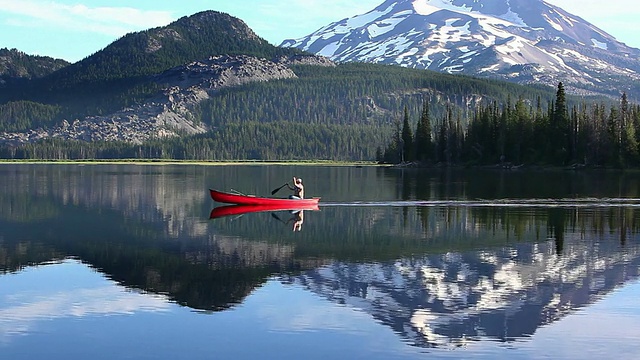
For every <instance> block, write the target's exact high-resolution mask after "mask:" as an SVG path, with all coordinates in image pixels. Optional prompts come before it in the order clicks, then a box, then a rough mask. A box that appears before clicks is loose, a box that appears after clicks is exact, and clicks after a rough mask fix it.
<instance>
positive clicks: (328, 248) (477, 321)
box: [0, 165, 640, 344]
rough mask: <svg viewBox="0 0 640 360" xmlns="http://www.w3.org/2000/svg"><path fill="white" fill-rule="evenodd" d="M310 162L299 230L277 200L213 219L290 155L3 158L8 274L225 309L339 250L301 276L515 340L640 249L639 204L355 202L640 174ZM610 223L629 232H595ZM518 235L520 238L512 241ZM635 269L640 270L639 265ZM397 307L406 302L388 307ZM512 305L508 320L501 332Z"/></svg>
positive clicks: (499, 192) (410, 320)
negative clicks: (219, 204) (137, 160)
mask: <svg viewBox="0 0 640 360" xmlns="http://www.w3.org/2000/svg"><path fill="white" fill-rule="evenodd" d="M300 175H301V176H302V177H303V178H305V179H313V178H316V179H328V180H327V181H324V182H318V184H317V188H315V189H314V191H317V192H316V194H322V195H323V199H325V198H326V199H327V200H326V203H325V205H322V204H321V205H322V206H321V210H320V211H314V212H309V213H308V215H305V223H304V229H303V231H301V232H297V233H293V232H292V231H291V228H290V227H289V226H288V225H287V226H285V225H284V224H282V223H281V222H279V221H276V220H274V219H273V218H272V216H270V214H269V213H257V214H249V215H246V216H244V217H242V218H240V219H235V218H233V219H230V218H224V219H217V220H215V221H210V220H209V219H208V217H209V213H210V210H211V200H210V198H209V196H208V193H207V189H208V187H209V186H210V185H211V184H212V183H216V184H218V183H220V184H222V185H221V187H223V188H229V187H232V186H234V187H235V186H239V187H240V188H242V189H243V190H245V189H248V190H246V191H247V192H250V193H260V192H259V191H257V189H255V187H256V186H258V185H255V183H260V184H262V185H264V184H267V183H275V180H279V181H281V179H282V169H281V168H276V169H275V170H274V168H271V167H251V166H246V167H230V168H228V169H224V170H221V169H219V168H217V167H195V166H167V167H162V166H159V167H157V166H149V167H148V166H125V165H105V166H97V167H94V166H76V165H64V166H62V165H55V166H49V165H44V166H34V167H30V166H24V165H15V166H14V165H9V166H4V167H0V274H2V272H6V271H18V270H20V269H22V268H24V267H26V266H31V265H36V264H41V263H46V262H48V261H51V260H60V259H65V258H68V257H73V258H77V259H79V260H80V261H82V262H84V263H86V264H90V266H91V267H93V268H96V269H98V270H99V271H100V272H102V273H104V274H105V275H106V276H107V277H108V278H110V279H113V280H116V281H118V282H119V283H120V284H123V285H124V286H126V287H129V288H136V289H141V290H143V291H147V292H153V293H159V294H163V295H166V296H167V298H168V299H170V300H171V301H175V302H177V303H180V304H183V305H186V306H189V307H191V308H194V309H202V310H220V309H226V308H229V307H231V306H233V305H235V304H238V303H240V302H242V301H243V300H244V299H245V297H246V296H247V295H248V294H250V293H251V292H252V291H253V290H254V289H256V288H257V287H259V286H261V285H262V284H264V283H265V282H266V281H267V280H268V279H269V278H270V277H272V276H273V275H281V274H284V273H286V274H292V275H295V274H296V273H300V272H301V271H306V270H309V269H316V268H318V267H320V266H323V265H325V264H328V263H332V262H336V265H334V266H331V267H326V268H323V267H321V268H319V269H318V270H313V271H310V272H306V273H305V274H307V275H305V276H302V277H300V278H298V279H299V281H303V282H305V283H308V284H309V286H310V287H311V288H313V289H314V291H318V292H320V293H322V294H324V295H325V296H328V297H329V298H332V299H333V298H335V299H341V300H340V301H345V302H348V303H356V304H357V306H361V307H362V308H364V309H369V310H368V311H370V312H371V313H372V314H373V316H375V317H376V318H379V319H381V320H382V321H384V322H385V323H387V324H389V325H390V326H391V327H393V328H394V329H395V330H396V331H397V332H399V333H402V334H405V336H407V337H411V338H414V337H415V338H418V339H422V340H420V341H423V342H424V341H426V343H427V344H439V343H442V341H440V340H438V341H436V340H434V339H431V338H430V337H429V339H428V340H424V336H423V335H422V334H423V333H430V334H435V335H429V336H436V335H437V336H445V337H446V338H448V337H449V336H450V337H452V338H453V339H462V338H464V336H470V337H475V336H482V335H483V334H487V335H488V336H492V337H496V338H500V339H508V338H509V337H510V336H511V334H510V333H509V331H511V332H513V333H514V334H527V333H531V332H533V331H535V329H536V328H537V327H538V326H540V324H544V323H545V321H549V319H553V318H554V317H557V316H562V315H563V314H564V313H563V312H558V310H557V309H558V308H557V306H562V305H567V304H569V302H568V300H567V299H571V304H586V303H589V302H591V301H593V295H592V294H591V293H589V291H591V289H594V286H595V285H592V284H596V285H597V284H600V283H603V284H604V285H602V288H601V290H603V291H605V292H606V291H608V290H609V289H611V283H610V282H609V280H606V281H601V280H600V279H601V278H603V277H607V278H605V279H608V277H609V276H613V274H618V273H617V272H615V271H618V270H616V266H623V265H622V264H627V263H628V264H635V263H636V262H637V261H636V258H638V256H637V253H636V250H635V249H636V243H635V240H634V238H633V236H632V234H638V233H639V232H640V228H639V224H640V221H638V218H639V216H640V213H639V212H638V211H636V209H635V208H628V207H614V206H608V207H602V208H595V209H592V208H586V209H585V208H572V207H561V208H556V207H549V208H535V209H534V208H527V207H521V208H508V207H500V206H496V207H482V208H477V207H473V206H449V205H442V206H429V207H421V206H376V207H361V206H350V205H354V204H353V202H355V201H356V200H362V199H368V200H370V201H378V202H381V203H384V201H388V200H390V199H391V200H398V199H400V200H415V199H420V200H427V199H458V200H459V199H475V198H481V197H484V198H493V199H499V198H516V197H518V195H519V196H520V197H523V196H526V197H531V196H532V193H529V192H530V191H532V192H534V193H536V194H539V195H538V196H540V197H563V196H568V195H566V194H573V193H578V194H595V195H594V196H597V197H613V196H614V195H616V196H630V197H636V198H637V197H638V196H637V195H638V194H637V193H636V192H637V189H636V190H634V188H632V187H626V185H625V186H623V182H619V181H610V180H607V179H606V178H607V177H608V176H610V175H607V174H605V175H604V176H601V175H600V174H597V175H596V176H589V175H586V174H584V175H583V174H574V175H575V176H572V175H567V173H561V174H557V175H548V176H547V177H546V178H545V176H543V175H536V176H531V175H519V174H510V175H506V174H504V173H483V174H474V175H473V176H472V177H465V176H466V175H457V174H455V173H449V172H443V173H439V172H435V171H434V172H425V171H420V170H408V171H404V170H399V169H381V168H351V169H342V168H328V167H305V168H304V169H303V170H300ZM528 177H529V178H531V179H530V180H531V181H532V183H530V184H529V183H527V182H526V181H527V178H528ZM274 179H275V180H274ZM470 179H471V180H470ZM545 179H546V180H545ZM549 179H551V180H549ZM544 184H552V186H550V187H549V188H544V186H543V185H544ZM558 184H561V185H558ZM611 184H613V185H611ZM610 185H611V186H610ZM252 186H253V188H252ZM269 188H272V187H271V186H270V187H269ZM531 189H533V190H531ZM634 191H636V192H634ZM337 199H340V202H342V205H341V204H340V202H339V201H337ZM323 201H324V200H323ZM331 202H333V205H332V206H331V205H329V203H331ZM284 215H290V214H284ZM218 220H220V221H218ZM576 234H585V239H587V240H588V241H590V242H589V243H587V242H586V241H587V240H582V241H579V240H577V239H576V238H575V237H576V236H577V235H576ZM604 234H617V236H619V237H620V239H619V241H617V242H613V241H609V240H607V241H606V242H602V243H600V242H597V241H594V240H591V239H594V238H596V239H602V238H603V237H604ZM548 239H553V240H552V241H550V240H548ZM607 244H609V245H607ZM505 246H509V247H513V248H514V249H516V250H514V251H512V252H507V250H500V249H503V248H504V247H505ZM607 246H609V247H607ZM615 246H622V247H623V249H622V250H617V249H616V248H615ZM496 249H498V250H496ZM618 251H620V252H618ZM590 253H593V255H591V256H590V255H588V254H590ZM440 254H445V255H440ZM555 254H562V255H561V256H558V255H555ZM619 256H625V257H626V258H624V259H622V260H621V259H619V258H618V257H619ZM396 259H405V260H400V261H398V262H395V260H396ZM601 263H604V266H603V267H598V266H600V265H599V264H601ZM367 264H371V265H367ZM625 266H626V265H625ZM557 274H562V277H560V278H558V277H553V276H554V275H557ZM627 274H628V276H635V275H634V272H633V270H628V272H627ZM538 275H539V276H541V277H538ZM569 276H575V279H576V280H572V281H569V280H567V279H568V278H569ZM623 280H624V279H623V278H621V279H620V281H623ZM581 283H583V284H585V283H586V284H588V286H578V285H579V284H581ZM334 285H335V291H334V290H333V286H334ZM328 286H329V287H328ZM598 286H599V285H598ZM585 291H587V293H584V292H585ZM585 294H586V295H585ZM536 296H537V297H536ZM574 297H575V298H574ZM498 300H499V301H503V303H502V304H501V303H499V302H498ZM536 301H537V303H536ZM538 303H539V306H538V307H537V308H536V307H535V306H534V304H538ZM555 303H557V304H558V305H553V304H555ZM505 304H506V305H505ZM392 305H393V306H392ZM554 306H556V307H554ZM394 307H395V308H396V309H397V310H399V311H397V312H394V311H390V310H389V309H391V308H394ZM568 307H569V308H574V305H571V306H568ZM525 315H526V316H527V319H526V320H521V319H520V317H521V316H525ZM425 318H429V319H432V321H425V320H423V319H425ZM499 319H502V320H503V322H502V324H505V323H506V324H508V325H509V329H510V330H509V331H507V332H506V333H504V334H503V335H501V336H499V334H498V333H499V332H500V331H499V329H500V321H499ZM469 324H471V325H469ZM468 326H471V328H467V327H468ZM461 334H464V336H463V335H461Z"/></svg>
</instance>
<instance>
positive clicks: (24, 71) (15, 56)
mask: <svg viewBox="0 0 640 360" xmlns="http://www.w3.org/2000/svg"><path fill="white" fill-rule="evenodd" d="M68 65H69V63H68V62H67V61H65V60H61V59H54V58H51V57H48V56H35V55H27V54H25V53H24V52H22V51H19V50H17V49H7V48H3V49H0V87H5V86H8V85H11V84H15V83H16V82H18V81H21V80H29V79H35V78H40V77H43V76H46V75H49V74H51V73H53V72H55V71H57V70H60V69H62V68H64V67H66V66H68Z"/></svg>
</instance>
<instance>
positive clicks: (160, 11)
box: [0, 0, 640, 62]
mask: <svg viewBox="0 0 640 360" xmlns="http://www.w3.org/2000/svg"><path fill="white" fill-rule="evenodd" d="M383 2H384V0H350V1H344V0H180V1H167V0H164V1H159V0H0V48H9V49H13V48H15V49H18V50H20V51H23V52H25V53H27V54H30V55H42V56H51V57H54V58H59V59H64V60H67V61H70V62H76V61H79V60H82V59H83V58H85V57H87V56H90V55H92V54H93V53H95V52H97V51H99V50H101V49H103V48H104V47H106V46H107V45H109V44H110V43H112V42H113V41H115V40H117V39H118V38H120V37H122V36H124V35H126V34H127V33H130V32H135V31H140V30H145V29H149V28H153V27H157V26H165V25H168V24H169V23H171V22H172V21H175V20H177V19H178V18H180V17H182V16H189V15H193V14H195V13H197V12H199V11H204V10H216V11H221V12H225V13H228V14H230V15H233V16H235V17H238V18H240V19H242V20H243V21H244V22H246V23H247V25H249V27H251V28H252V29H253V30H254V31H255V32H256V33H257V34H258V35H259V36H261V37H262V38H264V39H266V40H267V41H269V42H270V43H272V44H274V45H279V44H280V43H281V42H282V41H283V40H285V39H292V38H300V37H303V36H306V35H308V34H310V33H312V32H314V31H315V30H317V29H319V28H321V27H323V26H325V25H327V24H329V23H332V22H334V21H338V20H341V19H344V18H348V17H352V16H355V15H359V14H363V13H366V12H368V11H370V10H373V9H374V8H375V7H376V6H378V5H380V4H382V3H383ZM546 2H547V3H550V4H553V5H556V6H559V7H561V8H563V9H564V10H566V11H568V12H569V13H572V14H574V15H577V16H579V17H581V18H583V19H585V20H587V21H589V22H590V23H592V24H594V25H595V26H597V27H599V28H600V29H602V30H604V31H606V32H608V33H609V34H611V35H613V36H614V37H615V38H617V39H618V40H619V41H622V42H624V43H626V44H627V45H629V46H633V47H636V48H640V35H638V34H640V21H637V19H638V18H640V3H638V0H607V1H602V0H546Z"/></svg>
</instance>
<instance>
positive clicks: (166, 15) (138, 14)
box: [0, 0, 174, 36]
mask: <svg viewBox="0 0 640 360" xmlns="http://www.w3.org/2000/svg"><path fill="white" fill-rule="evenodd" d="M0 12H4V13H6V14H10V15H9V16H7V15H6V14H5V17H7V23H9V24H12V25H14V26H16V25H21V26H29V27H34V26H38V27H43V28H50V27H51V26H56V27H58V28H64V29H70V30H80V31H89V32H94V33H99V34H103V35H109V36H122V35H124V34H126V33H128V32H132V31H137V30H142V29H148V28H151V27H156V26H163V25H167V24H169V23H170V22H171V21H173V20H174V17H173V15H172V13H171V12H168V11H145V10H139V9H135V8H131V7H93V8H92V7H88V6H86V5H64V4H61V3H57V2H55V1H39V0H21V1H15V0H0ZM10 16H13V18H12V17H10ZM16 17H17V18H16Z"/></svg>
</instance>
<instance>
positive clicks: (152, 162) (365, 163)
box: [0, 159, 388, 167]
mask: <svg viewBox="0 0 640 360" xmlns="http://www.w3.org/2000/svg"><path fill="white" fill-rule="evenodd" d="M8 164H12V165H13V164H24V165H37V164H39V165H45V164H51V165H203V166H229V165H297V166H303V165H309V166H383V167H384V166H388V165H380V164H378V163H376V162H373V161H360V162H347V161H345V162H342V161H333V160H273V161H271V160H270V161H266V160H265V161H262V160H210V161H206V160H163V159H149V160H144V159H110V160H97V159H94V160H8V159H0V166H1V165H8Z"/></svg>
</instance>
